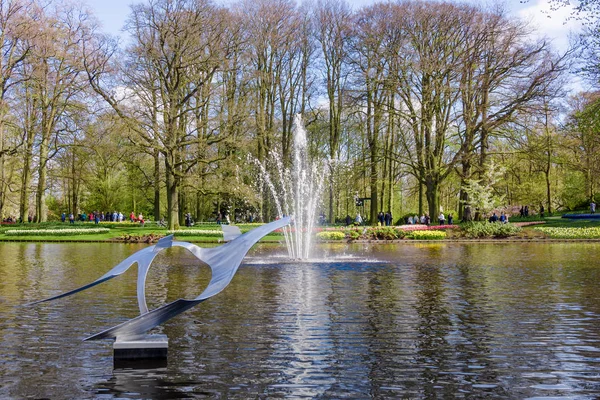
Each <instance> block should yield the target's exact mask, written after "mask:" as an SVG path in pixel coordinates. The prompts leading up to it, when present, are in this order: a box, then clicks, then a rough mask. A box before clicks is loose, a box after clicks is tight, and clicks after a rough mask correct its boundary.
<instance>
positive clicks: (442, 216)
mask: <svg viewBox="0 0 600 400" xmlns="http://www.w3.org/2000/svg"><path fill="white" fill-rule="evenodd" d="M438 222H439V223H440V225H444V224H445V223H446V217H445V216H444V213H443V212H440V215H438Z"/></svg>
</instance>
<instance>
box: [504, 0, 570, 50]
mask: <svg viewBox="0 0 600 400" xmlns="http://www.w3.org/2000/svg"><path fill="white" fill-rule="evenodd" d="M514 14H515V15H516V16H517V17H519V18H521V19H523V20H525V21H528V22H530V23H531V26H532V27H533V28H535V29H536V30H537V33H538V35H540V36H541V37H546V38H548V39H550V40H551V41H552V44H553V45H554V47H555V48H556V49H557V50H559V51H561V52H563V51H566V50H567V49H568V48H569V36H570V35H571V34H573V33H578V32H580V31H581V28H582V24H581V21H578V20H577V19H576V18H570V17H572V15H573V8H572V6H565V7H560V8H559V9H557V10H551V9H550V4H549V2H548V0H532V1H529V2H527V3H524V4H522V8H520V9H518V10H515V12H514Z"/></svg>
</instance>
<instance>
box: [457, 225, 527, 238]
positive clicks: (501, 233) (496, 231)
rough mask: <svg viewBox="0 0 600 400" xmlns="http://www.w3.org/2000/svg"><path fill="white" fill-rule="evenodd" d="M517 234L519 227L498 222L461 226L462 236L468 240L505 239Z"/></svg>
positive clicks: (519, 230)
mask: <svg viewBox="0 0 600 400" xmlns="http://www.w3.org/2000/svg"><path fill="white" fill-rule="evenodd" d="M519 232H521V228H520V227H518V226H515V225H513V224H502V223H499V222H488V221H483V222H469V223H466V224H464V225H462V234H463V235H464V236H466V237H469V238H490V237H495V238H506V237H509V236H514V235H516V234H518V233H519Z"/></svg>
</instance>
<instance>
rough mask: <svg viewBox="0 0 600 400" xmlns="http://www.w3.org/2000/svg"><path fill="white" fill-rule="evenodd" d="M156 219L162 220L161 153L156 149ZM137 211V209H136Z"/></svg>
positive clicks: (154, 155)
mask: <svg viewBox="0 0 600 400" xmlns="http://www.w3.org/2000/svg"><path fill="white" fill-rule="evenodd" d="M153 157H154V219H155V220H156V221H160V219H161V215H160V153H159V152H158V150H156V149H155V150H154V154H153ZM134 212H137V210H134Z"/></svg>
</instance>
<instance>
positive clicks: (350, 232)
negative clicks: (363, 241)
mask: <svg viewBox="0 0 600 400" xmlns="http://www.w3.org/2000/svg"><path fill="white" fill-rule="evenodd" d="M346 234H347V235H348V237H349V238H350V239H352V240H357V239H359V238H360V232H359V231H357V230H354V229H350V230H347V231H346Z"/></svg>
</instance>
